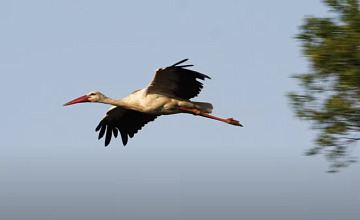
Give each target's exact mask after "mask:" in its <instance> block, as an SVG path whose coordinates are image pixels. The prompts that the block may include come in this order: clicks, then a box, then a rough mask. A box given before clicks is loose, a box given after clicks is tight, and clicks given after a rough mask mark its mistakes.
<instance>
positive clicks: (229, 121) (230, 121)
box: [224, 118, 242, 127]
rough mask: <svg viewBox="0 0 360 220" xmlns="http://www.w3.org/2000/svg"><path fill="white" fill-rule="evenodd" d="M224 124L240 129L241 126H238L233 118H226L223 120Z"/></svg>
mask: <svg viewBox="0 0 360 220" xmlns="http://www.w3.org/2000/svg"><path fill="white" fill-rule="evenodd" d="M224 122H226V123H228V124H231V125H235V126H240V127H242V124H240V122H239V121H237V120H235V119H233V118H227V119H225V121H224Z"/></svg>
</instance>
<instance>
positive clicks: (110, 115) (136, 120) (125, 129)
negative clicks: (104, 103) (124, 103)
mask: <svg viewBox="0 0 360 220" xmlns="http://www.w3.org/2000/svg"><path fill="white" fill-rule="evenodd" d="M157 117H158V115H153V114H146V113H142V112H138V111H134V110H130V109H125V108H123V107H120V106H113V107H111V108H110V109H109V111H108V112H107V113H106V115H105V116H104V117H103V119H102V120H101V121H100V123H99V125H98V126H97V127H96V129H95V131H99V139H100V138H102V137H103V136H104V134H105V133H106V136H105V147H106V146H107V145H108V144H109V143H110V141H111V137H112V135H114V137H115V138H116V137H117V135H118V132H120V135H121V138H122V142H123V144H124V146H125V145H126V144H127V142H128V136H129V137H130V138H132V137H133V136H134V134H136V133H137V132H138V131H139V130H141V128H142V127H143V126H144V125H145V124H147V123H148V122H150V121H154V120H155V119H156V118H157Z"/></svg>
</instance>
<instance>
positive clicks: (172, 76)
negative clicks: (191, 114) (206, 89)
mask: <svg viewBox="0 0 360 220" xmlns="http://www.w3.org/2000/svg"><path fill="white" fill-rule="evenodd" d="M187 60H188V59H185V60H182V61H180V62H178V63H175V64H174V65H172V66H168V67H165V68H161V69H157V70H156V71H155V76H154V78H153V79H152V81H151V83H150V84H149V85H148V87H147V88H146V92H147V93H148V94H149V93H157V94H167V95H169V96H176V97H180V98H183V99H187V100H189V99H191V98H193V97H195V96H197V95H198V94H199V93H200V91H201V89H202V88H203V84H202V83H201V82H199V81H197V79H201V80H205V78H208V79H210V77H209V76H207V75H204V74H202V73H199V72H195V71H192V70H188V69H185V67H189V66H193V65H181V66H180V65H179V64H181V63H183V62H185V61H187Z"/></svg>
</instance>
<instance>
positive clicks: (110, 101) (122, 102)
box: [101, 96, 125, 106]
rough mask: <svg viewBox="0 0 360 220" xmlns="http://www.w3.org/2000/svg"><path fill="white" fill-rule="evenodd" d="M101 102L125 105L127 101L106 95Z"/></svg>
mask: <svg viewBox="0 0 360 220" xmlns="http://www.w3.org/2000/svg"><path fill="white" fill-rule="evenodd" d="M101 103H104V104H109V105H115V106H124V105H125V103H124V101H123V100H122V99H111V98H109V97H106V96H105V97H104V98H103V99H102V100H101Z"/></svg>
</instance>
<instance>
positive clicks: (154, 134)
mask: <svg viewBox="0 0 360 220" xmlns="http://www.w3.org/2000/svg"><path fill="white" fill-rule="evenodd" d="M326 14H327V9H326V8H325V7H324V6H323V5H322V4H321V3H320V2H319V1H314V0H303V1H287V0H277V1H260V2H259V1H188V0H178V1H169V0H167V1H165V0H164V1H110V0H109V1H81V0H77V1H69V0H64V1H45V0H43V1H38V0H33V1H7V0H5V1H1V2H0V27H1V35H0V48H1V50H0V72H1V74H2V80H1V81H0V91H1V94H2V95H1V97H2V108H1V113H2V114H1V116H0V117H1V122H2V123H1V126H0V133H1V134H2V138H1V142H0V143H1V154H0V169H1V174H2V177H1V180H0V198H1V199H0V203H1V204H0V212H1V213H2V216H6V219H9V220H10V219H11V220H18V219H28V220H30V219H36V220H42V219H44V220H49V219H51V220H58V219H59V220H60V219H87V220H92V219H106V220H112V219H127V220H138V219H156V220H162V219H174V220H177V219H179V220H180V219H207V220H212V219H214V220H215V219H216V220H217V219H227V220H228V219H229V220H230V219H234V220H235V219H236V220H237V219H254V220H255V219H256V220H257V219H274V220H282V219H284V220H285V219H294V220H302V219H328V220H331V219H334V220H338V219H344V220H355V219H358V218H359V216H360V211H359V206H360V197H359V194H360V189H359V186H360V177H359V175H358V174H359V171H360V168H359V165H358V164H354V165H353V166H351V167H349V168H348V169H345V170H343V171H342V172H341V173H338V174H336V175H331V174H327V173H325V171H326V170H327V168H328V163H326V161H325V160H324V158H323V157H321V156H317V157H305V156H303V153H304V152H305V151H306V149H308V148H310V147H311V146H312V142H311V141H312V139H313V138H314V137H315V133H314V132H313V131H312V130H310V124H309V123H306V122H302V121H299V120H298V119H296V118H295V117H294V116H293V113H292V111H291V109H290V106H289V104H288V100H287V99H286V97H285V93H286V92H289V91H294V90H297V89H298V87H297V82H296V81H295V80H293V79H291V78H290V76H291V75H292V74H294V73H301V72H306V71H307V70H308V68H307V66H308V64H307V63H306V59H305V58H304V57H303V56H302V55H301V52H300V48H299V42H297V41H296V40H294V39H293V37H294V35H295V34H296V33H298V26H299V25H300V24H301V20H302V18H303V17H304V16H305V15H316V16H323V15H326ZM184 58H189V59H190V60H189V61H188V63H189V64H194V65H195V66H194V67H193V68H192V69H194V70H197V71H199V72H202V73H204V74H207V75H209V76H210V77H211V78H212V80H208V81H206V82H205V83H204V89H203V91H202V93H201V94H200V95H199V96H198V97H197V98H196V99H195V100H198V101H206V102H211V103H212V104H213V105H214V111H213V114H214V115H215V116H218V117H224V118H227V117H233V118H235V119H238V120H239V121H240V122H241V123H242V124H243V125H244V127H243V128H239V127H234V126H229V125H227V124H225V123H221V122H218V121H214V120H208V119H205V118H201V117H194V116H192V115H187V114H186V115H172V116H162V117H160V118H158V119H156V121H155V122H152V123H149V124H148V125H146V127H144V128H143V129H142V130H141V131H140V132H139V133H138V134H137V135H136V136H135V138H133V139H131V140H129V143H128V145H127V146H126V147H123V146H122V144H121V140H120V139H114V140H112V143H111V144H110V145H109V146H108V147H107V148H104V147H103V145H104V141H103V140H100V141H98V140H97V134H96V133H95V132H94V129H95V127H96V125H97V124H98V122H99V120H100V119H101V118H102V117H103V116H104V114H105V113H106V111H107V109H108V108H109V107H110V106H105V105H102V104H93V103H89V104H79V105H73V106H68V107H63V106H62V104H63V103H65V102H67V101H70V100H72V99H74V98H77V97H79V96H81V95H85V94H87V93H88V92H90V91H93V90H98V91H101V92H102V93H104V94H105V95H107V96H109V97H112V98H122V97H124V96H126V95H127V94H129V93H131V92H133V91H134V90H137V89H140V88H143V87H146V86H147V85H148V83H149V82H150V80H151V79H152V77H153V72H154V70H155V69H156V68H159V67H164V66H167V65H172V64H174V63H175V62H177V61H179V60H181V59H184ZM357 152H358V151H357ZM357 152H355V153H357ZM4 219H5V218H4Z"/></svg>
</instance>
